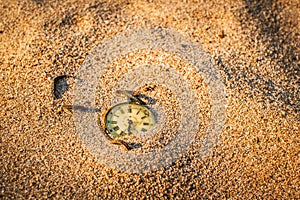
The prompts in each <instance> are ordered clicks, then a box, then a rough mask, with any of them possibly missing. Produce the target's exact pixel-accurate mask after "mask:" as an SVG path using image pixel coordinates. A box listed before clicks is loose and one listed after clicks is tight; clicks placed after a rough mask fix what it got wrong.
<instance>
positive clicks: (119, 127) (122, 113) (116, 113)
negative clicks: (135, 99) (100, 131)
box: [105, 103, 156, 137]
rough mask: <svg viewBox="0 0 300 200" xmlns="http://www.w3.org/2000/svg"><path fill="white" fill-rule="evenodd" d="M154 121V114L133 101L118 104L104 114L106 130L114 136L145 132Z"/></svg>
mask: <svg viewBox="0 0 300 200" xmlns="http://www.w3.org/2000/svg"><path fill="white" fill-rule="evenodd" d="M155 122H156V120H155V117H154V114H153V112H152V111H151V110H150V109H149V108H147V107H146V106H142V105H139V104H134V103H122V104H118V105H116V106H114V107H112V108H111V109H110V110H109V111H108V112H107V114H106V116H105V126H106V128H107V130H108V131H109V132H110V134H111V135H113V136H116V137H120V136H125V135H131V134H138V133H145V132H147V131H148V130H150V129H151V128H152V127H153V126H154V125H155Z"/></svg>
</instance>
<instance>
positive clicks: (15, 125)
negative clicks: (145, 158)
mask: <svg viewBox="0 0 300 200" xmlns="http://www.w3.org/2000/svg"><path fill="white" fill-rule="evenodd" d="M299 11H300V8H299V3H298V2H297V1H296V0H294V1H292V0H290V1H288V0H282V1H265V2H260V1H251V2H248V1H241V0H239V1H230V0H228V1H223V0H221V1H184V2H180V1H170V2H164V1H115V2H113V1H109V2H99V1H96V0H95V1H88V0H81V1H72V0H67V1H63V2H56V1H44V0H31V1H25V0H24V1H16V0H10V1H5V0H2V1H1V3H0V66H1V67H0V84H1V85H0V108H1V109H0V120H1V123H0V197H1V198H2V199H51V198H57V199H225V198H230V199H297V198H299V197H300V192H299V191H300V184H299V183H300V176H299V174H300V167H299V164H300V158H299V151H300V145H299V144H300V139H299V127H300V123H299V122H300V121H299V107H300V105H299V102H300V101H299V97H300V95H299V63H300V61H299V55H300V54H299V53H300V52H299V49H300V36H299V27H300V26H299V21H298V18H299ZM138 28H156V29H157V28H158V29H159V28H165V29H168V30H173V31H177V32H179V33H182V34H185V35H186V36H188V37H191V38H193V39H194V41H196V42H197V44H198V45H199V46H201V48H202V49H203V51H205V52H206V53H207V54H208V55H209V56H210V57H211V58H212V62H213V63H214V66H215V68H216V69H217V71H218V72H219V73H220V75H221V76H220V78H221V80H222V83H223V84H224V87H225V90H226V102H227V105H226V121H225V124H224V126H223V127H222V131H221V134H220V135H219V136H218V140H217V143H216V144H214V146H213V147H212V148H211V149H210V151H209V153H208V154H207V155H205V156H203V157H200V156H199V152H200V151H201V149H202V146H203V144H202V143H201V142H202V141H203V138H204V137H205V133H206V131H207V129H208V126H209V119H210V117H212V116H211V115H210V114H206V113H209V112H210V111H209V108H210V106H211V99H210V98H209V96H208V95H207V92H206V89H207V85H205V80H203V79H201V77H199V74H198V73H195V72H194V71H193V70H189V69H191V68H190V65H188V64H187V63H185V62H184V61H183V60H180V58H178V55H175V54H167V53H165V52H160V51H152V52H147V51H140V52H134V53H131V54H129V55H128V56H124V57H121V58H118V60H116V61H114V63H112V64H111V65H110V69H115V71H116V70H117V71H118V72H120V74H119V76H120V77H122V76H121V75H122V73H123V72H126V70H127V71H128V69H130V68H131V67H132V66H138V65H141V64H143V63H145V62H148V63H149V62H150V64H151V63H156V64H166V65H169V66H172V69H174V70H177V71H178V72H179V73H181V74H182V75H183V76H184V75H185V74H187V75H186V79H187V80H189V81H190V82H191V85H192V88H193V92H194V94H195V95H196V97H197V99H198V100H199V101H198V105H197V106H198V107H199V108H203V109H204V112H203V113H202V115H201V114H199V119H201V120H200V123H201V126H199V127H202V128H199V132H198V134H197V135H196V138H195V141H193V144H192V145H191V146H190V147H189V148H188V150H187V151H186V152H185V153H184V155H182V156H180V157H179V158H178V159H176V161H174V162H172V163H171V164H170V165H168V166H165V167H162V168H160V169H159V170H157V171H148V172H144V173H128V172H124V171H119V170H116V169H113V168H112V167H111V166H110V165H107V164H105V162H103V160H102V161H101V160H99V158H97V156H96V155H95V153H94V152H93V151H91V149H90V148H89V147H88V146H87V145H86V144H85V142H84V141H83V139H82V138H81V137H80V134H78V132H77V129H78V127H76V124H75V123H74V118H73V115H72V113H67V112H64V111H60V110H59V109H60V106H61V105H63V104H71V103H72V101H73V98H74V88H75V85H76V81H75V80H74V79H73V78H72V76H75V77H76V76H78V73H79V69H80V67H81V66H82V64H83V63H84V61H85V60H87V58H88V55H91V53H92V52H93V49H94V48H95V47H97V46H98V45H99V43H101V42H103V41H105V40H107V39H110V38H112V37H115V36H116V35H118V34H120V33H124V32H126V31H133V30H136V29H138ZM120 66H121V67H120ZM122 70H123V71H122ZM184 70H187V71H188V72H187V71H184ZM121 72H122V73H121ZM189 73H190V74H189ZM61 75H68V76H69V77H67V81H68V83H69V84H70V87H69V88H68V89H67V90H66V91H65V93H64V94H63V95H62V98H60V99H57V98H55V96H54V79H55V78H56V77H57V76H61ZM111 76H112V75H109V74H108V75H107V77H108V80H111V81H110V82H109V84H106V85H105V84H104V85H105V87H106V88H107V90H106V88H105V89H103V91H104V92H107V93H108V94H110V95H111V94H112V89H113V85H114V84H115V82H114V79H113V76H112V77H111ZM101 84H103V83H99V85H101ZM101 88H103V87H100V90H98V92H99V93H100V94H102V93H101ZM103 91H102V92H103ZM155 92H157V93H155ZM147 95H150V96H151V95H153V96H155V95H156V96H155V97H156V98H158V100H159V101H158V102H160V103H161V104H162V105H164V106H165V108H166V114H167V116H168V117H169V118H168V119H167V120H169V121H168V122H169V123H168V124H167V125H166V128H165V130H171V128H174V129H176V130H177V129H178V130H180V129H179V128H178V127H179V124H180V120H179V118H176V117H174V120H173V121H172V119H173V118H172V115H171V114H172V112H175V113H177V114H178V113H179V114H180V113H181V112H182V110H180V106H179V105H178V102H179V101H178V98H177V99H176V95H174V93H172V91H168V89H167V88H166V87H162V86H158V87H157V91H152V92H151V91H148V93H147ZM159 96H161V98H159ZM110 100H111V96H109V95H106V97H105V98H104V99H103V102H104V104H105V102H109V103H111V101H110ZM103 102H101V100H100V101H98V102H97V103H98V104H101V103H103ZM105 106H107V107H109V106H110V105H106V104H105ZM172 106H173V107H172ZM191 108H192V107H190V108H188V109H191ZM103 110H105V109H104V108H103ZM177 114H174V115H173V116H177ZM169 115H170V116H169ZM178 120H179V121H178ZM178 123H179V124H178ZM168 133H170V131H166V135H168ZM170 137H171V138H172V137H174V134H173V133H170ZM159 138H162V139H161V140H163V139H165V140H163V141H162V144H163V145H162V146H164V145H166V144H167V143H168V142H169V141H171V140H172V139H170V138H169V135H168V137H166V138H164V137H163V136H162V135H159V137H158V139H157V140H155V139H153V142H152V144H149V148H162V147H161V146H160V145H159V144H156V142H157V141H158V140H159ZM114 148H118V147H114ZM120 151H124V150H121V149H120Z"/></svg>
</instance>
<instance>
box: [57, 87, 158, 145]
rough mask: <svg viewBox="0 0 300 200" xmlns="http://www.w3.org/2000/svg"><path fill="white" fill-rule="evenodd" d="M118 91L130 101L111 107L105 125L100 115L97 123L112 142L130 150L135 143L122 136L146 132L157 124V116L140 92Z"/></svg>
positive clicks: (81, 108) (72, 107)
mask: <svg viewBox="0 0 300 200" xmlns="http://www.w3.org/2000/svg"><path fill="white" fill-rule="evenodd" d="M117 93H118V94H121V95H125V96H126V97H128V98H129V101H128V102H123V103H119V104H116V105H114V106H112V107H111V108H109V109H108V110H107V111H106V112H105V114H104V116H103V117H102V118H103V126H102V125H101V118H100V117H98V118H97V124H98V125H99V127H100V128H101V129H102V131H101V132H103V134H104V136H105V137H106V139H107V140H108V141H109V142H110V143H111V144H116V145H122V146H123V147H125V149H126V150H130V149H133V148H134V147H133V145H132V144H131V143H128V142H125V141H123V140H121V138H122V137H126V136H130V135H136V134H141V133H146V132H147V131H148V130H150V129H151V128H153V127H154V126H155V124H156V117H155V114H154V111H153V110H152V109H151V108H150V107H148V106H147V103H146V102H145V101H143V100H142V99H140V96H141V95H140V94H138V93H136V92H129V91H126V90H118V91H117ZM62 109H63V110H65V111H67V112H69V111H70V110H80V111H86V112H99V111H100V110H98V109H91V108H86V107H83V106H73V105H63V106H62ZM116 138H117V139H116Z"/></svg>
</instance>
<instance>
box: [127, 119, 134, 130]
mask: <svg viewBox="0 0 300 200" xmlns="http://www.w3.org/2000/svg"><path fill="white" fill-rule="evenodd" d="M128 124H129V125H128V128H127V131H128V133H129V134H132V132H131V131H130V129H131V125H132V124H133V121H132V120H130V119H128Z"/></svg>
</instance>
